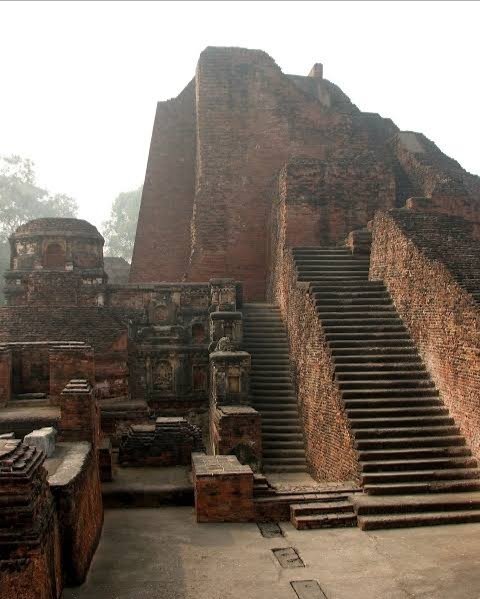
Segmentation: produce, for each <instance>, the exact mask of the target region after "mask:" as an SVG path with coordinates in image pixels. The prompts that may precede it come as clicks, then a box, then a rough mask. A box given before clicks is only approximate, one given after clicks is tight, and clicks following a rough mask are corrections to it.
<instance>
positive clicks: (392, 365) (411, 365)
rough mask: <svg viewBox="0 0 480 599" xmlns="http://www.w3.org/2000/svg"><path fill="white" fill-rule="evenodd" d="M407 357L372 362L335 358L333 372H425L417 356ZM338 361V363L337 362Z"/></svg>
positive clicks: (347, 373)
mask: <svg viewBox="0 0 480 599" xmlns="http://www.w3.org/2000/svg"><path fill="white" fill-rule="evenodd" d="M385 358H390V356H385ZM408 358H409V357H407V358H404V359H402V358H400V360H399V361H395V360H390V359H386V360H385V361H384V362H382V361H378V362H374V361H372V360H370V361H367V360H365V361H364V362H359V361H357V360H356V361H355V362H354V361H352V360H351V361H350V362H348V361H346V360H345V359H344V358H340V359H335V362H336V364H335V372H336V373H337V375H345V376H347V375H350V374H360V373H362V374H363V373H369V374H375V373H379V374H380V373H382V374H384V373H387V374H388V373H390V372H391V373H395V374H397V373H399V372H405V373H406V372H407V371H408V372H416V373H417V374H420V373H423V372H427V371H426V370H425V367H424V365H423V363H422V361H421V360H420V359H419V358H417V359H416V360H413V359H410V361H408ZM338 362H340V363H338Z"/></svg>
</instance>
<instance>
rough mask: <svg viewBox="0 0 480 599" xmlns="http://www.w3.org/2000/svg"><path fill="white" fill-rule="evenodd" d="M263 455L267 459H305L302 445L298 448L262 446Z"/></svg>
mask: <svg viewBox="0 0 480 599" xmlns="http://www.w3.org/2000/svg"><path fill="white" fill-rule="evenodd" d="M263 456H264V458H265V459H267V460H272V459H276V458H287V459H289V458H301V459H303V460H305V451H304V449H303V447H300V448H298V449H294V448H292V447H282V448H281V449H280V448H277V447H269V446H266V447H265V446H264V447H263Z"/></svg>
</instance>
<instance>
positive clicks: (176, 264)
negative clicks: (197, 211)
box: [130, 82, 198, 282]
mask: <svg viewBox="0 0 480 599" xmlns="http://www.w3.org/2000/svg"><path fill="white" fill-rule="evenodd" d="M195 135H196V122H195V85H194V83H193V82H191V83H190V84H189V85H188V86H187V87H186V88H185V89H184V90H183V92H182V93H181V94H180V95H179V96H178V98H175V99H172V100H168V101H167V102H159V103H158V105H157V112H156V115H155V122H154V125H153V133H152V140H151V145H150V154H149V157H148V164H147V172H146V175H145V182H144V185H143V194H142V203H141V208H140V214H139V217H138V235H137V236H136V239H135V247H134V250H133V258H132V266H131V270H130V281H132V282H145V281H181V280H182V278H183V274H184V273H185V272H186V270H187V262H188V257H189V254H190V220H191V218H192V208H193V195H194V185H195V150H196V146H195ZM197 280H198V279H197Z"/></svg>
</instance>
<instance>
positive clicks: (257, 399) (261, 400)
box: [252, 393, 297, 409]
mask: <svg viewBox="0 0 480 599" xmlns="http://www.w3.org/2000/svg"><path fill="white" fill-rule="evenodd" d="M252 397H253V400H254V401H253V403H254V404H255V405H254V408H255V409H256V408H257V406H261V405H265V406H266V405H278V406H279V407H281V408H282V409H283V408H284V407H286V406H288V405H297V398H296V396H295V394H294V393H292V394H291V395H285V396H283V397H282V396H279V395H272V396H268V395H266V396H257V395H253V394H252Z"/></svg>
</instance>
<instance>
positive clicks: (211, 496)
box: [192, 453, 255, 522]
mask: <svg viewBox="0 0 480 599" xmlns="http://www.w3.org/2000/svg"><path fill="white" fill-rule="evenodd" d="M192 465H193V485H194V489H195V512H196V514H197V522H253V521H254V520H255V517H254V508H253V472H252V469H251V468H250V467H249V466H243V465H242V464H240V462H239V461H238V460H237V458H236V457H235V456H226V455H221V456H211V455H208V456H207V455H205V454H200V453H196V454H193V455H192Z"/></svg>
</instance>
